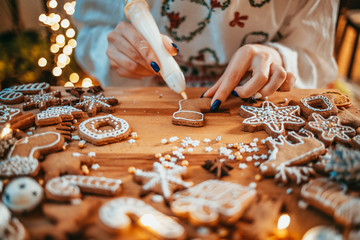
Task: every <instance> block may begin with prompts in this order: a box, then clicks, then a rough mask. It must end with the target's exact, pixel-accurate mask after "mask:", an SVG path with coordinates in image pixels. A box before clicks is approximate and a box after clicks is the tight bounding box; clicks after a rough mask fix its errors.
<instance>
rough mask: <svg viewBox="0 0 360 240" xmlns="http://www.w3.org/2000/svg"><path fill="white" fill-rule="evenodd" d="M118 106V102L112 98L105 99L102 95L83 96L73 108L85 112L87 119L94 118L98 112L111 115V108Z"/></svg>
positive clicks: (112, 110)
mask: <svg viewBox="0 0 360 240" xmlns="http://www.w3.org/2000/svg"><path fill="white" fill-rule="evenodd" d="M117 104H118V100H117V99H116V98H114V97H105V96H104V95H103V94H102V93H99V94H98V95H96V96H91V97H89V96H83V97H82V98H81V101H80V102H79V103H77V104H76V105H75V106H74V107H76V108H80V109H82V110H84V111H85V112H87V114H88V115H89V117H92V116H95V115H96V114H97V113H98V112H106V113H112V112H114V109H113V107H112V106H115V105H117Z"/></svg>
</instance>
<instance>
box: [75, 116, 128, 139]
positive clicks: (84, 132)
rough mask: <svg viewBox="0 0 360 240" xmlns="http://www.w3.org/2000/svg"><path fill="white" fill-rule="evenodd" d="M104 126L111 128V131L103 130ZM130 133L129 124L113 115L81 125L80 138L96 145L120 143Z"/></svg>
mask: <svg viewBox="0 0 360 240" xmlns="http://www.w3.org/2000/svg"><path fill="white" fill-rule="evenodd" d="M104 126H110V127H111V129H107V130H101V129H100V128H101V127H104ZM130 133H131V128H130V126H129V124H128V122H127V121H125V120H124V119H121V118H117V117H114V116H113V115H111V114H109V115H105V116H100V117H93V118H90V119H87V120H85V121H84V122H82V123H81V124H80V125H79V136H80V137H81V138H82V139H84V140H86V141H88V142H91V143H93V144H95V145H104V144H108V143H114V142H119V141H121V140H123V139H125V138H127V137H128V136H129V135H130Z"/></svg>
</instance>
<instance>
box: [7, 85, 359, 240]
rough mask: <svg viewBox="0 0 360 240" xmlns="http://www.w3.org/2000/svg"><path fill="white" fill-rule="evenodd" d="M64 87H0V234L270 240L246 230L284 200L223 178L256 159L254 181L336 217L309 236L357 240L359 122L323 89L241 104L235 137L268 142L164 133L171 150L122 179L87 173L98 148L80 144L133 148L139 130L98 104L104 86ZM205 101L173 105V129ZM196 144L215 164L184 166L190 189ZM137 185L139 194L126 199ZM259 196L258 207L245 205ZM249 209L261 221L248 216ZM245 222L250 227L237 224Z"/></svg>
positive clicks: (341, 98)
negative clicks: (289, 189) (260, 134)
mask: <svg viewBox="0 0 360 240" xmlns="http://www.w3.org/2000/svg"><path fill="white" fill-rule="evenodd" d="M61 90H63V89H60V90H59V89H55V90H54V89H52V88H51V87H50V86H49V84H47V83H36V84H26V85H20V86H14V87H11V88H8V89H4V90H2V91H1V92H0V102H1V103H2V104H1V105H0V112H1V115H0V131H1V132H0V153H1V154H2V155H3V158H2V159H1V160H0V178H1V181H0V184H1V185H0V193H1V196H2V202H0V239H83V238H90V237H91V238H94V239H111V238H113V239H119V238H123V239H153V238H157V239H189V238H199V239H219V238H224V239H225V238H227V239H230V238H232V239H236V238H239V239H240V237H243V238H246V237H247V238H258V239H259V238H260V239H264V238H270V237H271V235H270V233H269V232H270V231H271V228H270V227H268V226H263V231H262V232H261V233H260V232H254V231H253V230H254V229H256V228H259V225H261V224H262V222H265V221H270V220H269V219H272V218H274V216H273V215H272V212H276V213H278V212H280V211H281V206H282V204H281V202H280V201H277V200H276V201H273V200H272V199H266V198H265V197H264V196H262V195H261V194H260V193H259V191H258V189H256V183H255V182H252V183H251V184H249V185H243V184H239V183H237V182H236V181H235V180H234V179H235V178H232V176H233V175H234V174H236V173H238V172H236V173H234V172H235V169H236V170H239V169H241V171H247V170H246V168H247V166H248V165H247V164H248V163H253V162H254V166H255V167H256V171H257V174H256V175H255V179H256V181H261V180H262V179H271V181H272V179H273V180H274V181H275V182H279V183H280V185H281V186H287V185H290V184H292V186H294V185H296V186H298V188H299V189H300V190H299V194H300V198H301V199H300V200H301V201H303V202H304V203H305V204H306V205H309V206H312V207H314V208H316V209H319V210H320V211H322V212H324V213H325V214H328V215H329V216H331V217H332V218H333V219H334V222H336V224H337V225H336V228H332V229H330V230H328V231H327V230H324V228H317V229H312V230H310V231H311V232H309V233H308V234H307V235H312V238H309V239H320V237H319V236H320V235H321V234H322V232H323V231H325V232H326V233H327V234H332V235H331V237H334V238H335V237H338V238H340V239H341V238H344V239H346V238H348V239H356V238H357V237H360V230H359V228H358V227H359V225H360V220H359V217H358V215H357V214H358V209H360V208H359V207H360V198H359V197H358V195H356V194H357V193H358V191H356V188H358V185H357V184H358V181H359V180H360V171H359V169H360V118H359V114H356V113H353V112H351V111H348V110H347V108H348V107H350V106H351V100H350V98H349V97H347V96H345V95H343V94H339V93H337V92H324V93H322V94H317V95H311V96H308V97H306V98H303V99H291V100H290V101H289V100H287V99H284V101H283V103H281V104H275V103H273V102H271V101H269V100H267V99H263V100H259V101H258V102H255V103H249V102H248V101H242V100H240V99H239V101H241V105H240V107H239V110H238V114H239V118H240V119H241V123H240V124H239V125H240V126H239V127H240V128H241V130H242V131H243V132H257V131H262V130H264V131H265V132H266V133H267V135H268V137H267V138H264V139H261V140H259V139H257V138H254V139H253V141H251V142H248V143H243V142H236V143H228V144H225V145H224V143H222V140H221V136H218V137H216V138H215V139H208V138H205V139H203V140H202V141H201V140H197V139H192V138H190V137H186V138H185V139H179V138H177V137H175V136H173V137H170V138H169V139H167V138H164V139H163V140H162V141H161V143H159V144H163V145H166V144H169V143H174V144H178V146H174V144H173V147H172V148H171V151H169V152H166V153H157V154H155V156H154V157H153V158H150V159H144V161H149V160H151V161H152V162H151V165H152V168H151V169H143V168H142V167H140V166H134V167H130V168H129V169H128V172H127V173H126V174H125V175H124V173H122V174H123V175H122V176H121V177H122V178H123V179H121V178H120V175H115V177H105V176H93V175H91V174H90V172H89V168H90V169H96V168H99V166H100V165H99V164H102V162H101V161H103V160H101V157H98V153H97V152H96V151H90V152H89V151H88V152H86V151H83V147H84V144H86V143H88V144H91V146H93V148H92V149H95V150H96V148H97V146H103V145H107V144H112V143H118V144H121V143H120V142H121V141H123V140H125V139H128V142H127V143H126V144H129V143H130V144H132V143H134V142H135V140H136V139H137V137H138V136H137V133H135V132H133V130H132V128H131V126H130V124H129V122H127V121H126V120H125V119H123V118H119V117H118V114H119V113H117V112H116V111H115V108H114V106H115V105H117V104H119V103H118V100H117V99H116V98H114V97H105V96H104V93H103V89H102V88H101V87H92V88H90V89H83V88H70V89H66V91H65V92H67V94H66V93H65V95H64V93H63V92H62V91H61ZM210 103H211V99H208V98H195V99H189V100H180V101H179V110H178V111H176V112H174V113H173V116H172V123H173V124H176V125H183V126H190V127H203V126H205V125H206V119H205V116H206V114H207V111H208V110H209V109H210ZM220 111H221V109H220ZM98 113H101V114H99V115H97V114H98ZM169 117H171V116H169ZM169 124H170V125H171V123H170V122H169ZM76 141H77V142H78V144H77V146H78V148H77V149H76V148H74V146H75V145H76V144H74V142H76ZM124 142H125V141H124ZM124 144H125V143H124ZM69 145H71V146H72V147H69ZM129 146H131V148H132V151H136V149H135V148H136V145H129ZM201 147H204V148H203V149H204V152H205V153H206V154H208V155H209V156H214V155H217V157H216V158H212V159H206V160H205V161H200V164H199V166H201V167H199V168H193V169H192V172H193V173H194V171H196V172H197V173H199V179H200V180H198V181H196V184H195V183H194V182H193V181H190V180H189V179H188V173H189V170H190V165H192V164H193V162H191V161H188V160H187V159H186V156H185V155H184V154H191V153H192V152H193V151H196V149H197V148H201ZM134 149H135V150H134ZM209 158H210V157H209ZM119 164H121V163H119ZM194 169H195V170H194ZM200 172H201V174H200ZM195 175H196V174H195ZM200 175H202V176H201V178H200ZM204 176H206V177H204ZM129 178H131V181H129V180H128V179H129ZM194 178H195V179H196V176H195V177H194ZM125 181H126V184H124V182H125ZM138 185H140V186H138ZM136 187H139V188H141V190H140V191H139V192H138V196H137V197H134V196H131V194H129V192H131V190H130V189H133V188H136ZM354 189H355V190H354ZM120 195H121V196H120ZM259 199H261V201H263V202H265V203H266V204H268V207H266V210H264V209H263V210H262V209H257V210H254V207H253V206H254V205H253V204H255V203H256V202H259V201H260V200H259ZM266 204H264V205H266ZM159 205H161V206H162V207H161V208H157V206H159ZM275 209H276V210H275ZM253 211H255V212H256V211H263V212H264V214H265V213H269V214H268V215H266V214H265V215H264V217H262V216H252V215H253ZM27 216H31V217H27ZM249 216H250V217H252V220H251V221H254V222H251V221H250V220H248V222H251V224H249V225H252V227H247V226H245V225H246V224H245V225H244V224H240V222H241V223H243V222H246V221H247V219H249ZM254 219H256V220H254ZM22 221H23V222H22ZM339 226H341V227H339ZM314 236H315V237H314Z"/></svg>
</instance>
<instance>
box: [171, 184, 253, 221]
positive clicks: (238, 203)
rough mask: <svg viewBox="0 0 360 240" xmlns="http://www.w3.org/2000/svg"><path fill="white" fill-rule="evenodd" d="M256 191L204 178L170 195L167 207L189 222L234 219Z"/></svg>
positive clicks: (246, 205) (250, 200) (236, 218)
mask: <svg viewBox="0 0 360 240" xmlns="http://www.w3.org/2000/svg"><path fill="white" fill-rule="evenodd" d="M255 196H256V191H255V190H253V189H250V188H249V187H245V186H242V185H240V184H236V183H231V182H225V181H220V180H207V181H205V182H202V183H200V184H198V185H196V186H194V187H191V188H188V189H186V190H183V191H179V192H177V193H175V194H174V196H173V201H172V202H171V210H172V211H173V212H174V213H175V214H179V215H182V216H184V215H188V216H189V218H190V221H191V222H192V223H197V224H216V223H217V222H218V221H219V220H220V219H222V220H223V222H225V223H234V222H236V221H237V220H238V219H239V218H240V217H241V215H242V213H243V212H244V210H245V209H246V208H247V207H248V206H249V205H250V203H251V202H252V201H253V200H254V199H255Z"/></svg>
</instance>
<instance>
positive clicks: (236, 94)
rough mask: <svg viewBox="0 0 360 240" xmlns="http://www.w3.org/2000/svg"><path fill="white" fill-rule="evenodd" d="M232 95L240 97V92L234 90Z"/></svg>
mask: <svg viewBox="0 0 360 240" xmlns="http://www.w3.org/2000/svg"><path fill="white" fill-rule="evenodd" d="M231 95H233V96H235V97H239V94H238V93H237V92H236V91H232V92H231Z"/></svg>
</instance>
